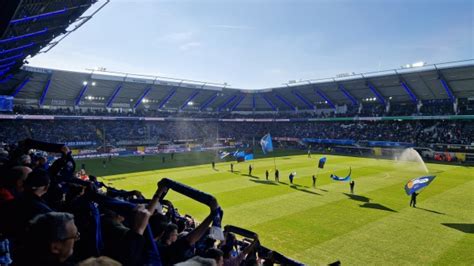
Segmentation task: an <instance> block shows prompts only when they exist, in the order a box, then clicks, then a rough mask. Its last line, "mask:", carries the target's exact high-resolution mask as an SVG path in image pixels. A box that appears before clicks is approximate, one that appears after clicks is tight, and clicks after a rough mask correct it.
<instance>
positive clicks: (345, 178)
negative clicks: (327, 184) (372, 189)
mask: <svg viewBox="0 0 474 266" xmlns="http://www.w3.org/2000/svg"><path fill="white" fill-rule="evenodd" d="M351 173H352V169H351V168H349V174H348V175H347V176H346V177H339V176H337V175H334V174H331V178H332V179H333V180H334V181H349V180H351Z"/></svg>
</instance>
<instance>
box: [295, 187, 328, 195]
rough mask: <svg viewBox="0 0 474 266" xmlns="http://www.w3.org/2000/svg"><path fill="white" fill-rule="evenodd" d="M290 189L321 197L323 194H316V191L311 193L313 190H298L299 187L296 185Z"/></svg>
mask: <svg viewBox="0 0 474 266" xmlns="http://www.w3.org/2000/svg"><path fill="white" fill-rule="evenodd" d="M290 188H292V189H295V190H298V191H301V192H305V193H309V194H313V195H318V196H321V194H319V193H317V192H314V191H311V190H307V189H304V188H298V187H297V186H294V185H291V186H290Z"/></svg>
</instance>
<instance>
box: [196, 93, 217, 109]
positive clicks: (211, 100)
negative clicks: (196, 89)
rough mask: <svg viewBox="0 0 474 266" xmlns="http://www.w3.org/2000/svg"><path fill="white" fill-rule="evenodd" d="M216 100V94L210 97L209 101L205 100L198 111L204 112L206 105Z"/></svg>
mask: <svg viewBox="0 0 474 266" xmlns="http://www.w3.org/2000/svg"><path fill="white" fill-rule="evenodd" d="M216 98H217V93H216V94H214V95H212V96H211V97H210V98H209V99H207V100H206V101H205V102H204V104H203V105H202V106H201V108H200V109H199V110H200V111H202V110H204V109H205V108H206V107H207V106H208V105H210V104H211V103H213V102H214V101H215V100H216Z"/></svg>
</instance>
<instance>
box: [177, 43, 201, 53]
mask: <svg viewBox="0 0 474 266" xmlns="http://www.w3.org/2000/svg"><path fill="white" fill-rule="evenodd" d="M199 46H201V43H200V42H187V43H185V44H182V45H180V46H179V49H180V50H183V51H187V50H190V49H193V48H196V47H199Z"/></svg>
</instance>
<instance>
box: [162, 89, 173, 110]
mask: <svg viewBox="0 0 474 266" xmlns="http://www.w3.org/2000/svg"><path fill="white" fill-rule="evenodd" d="M175 93H176V89H173V90H171V92H170V93H169V94H168V96H166V97H165V98H164V99H163V101H161V103H160V105H159V106H158V109H161V108H163V106H165V104H166V103H167V102H168V101H169V100H170V99H171V97H173V95H174V94H175Z"/></svg>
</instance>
